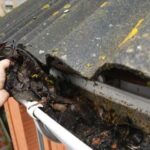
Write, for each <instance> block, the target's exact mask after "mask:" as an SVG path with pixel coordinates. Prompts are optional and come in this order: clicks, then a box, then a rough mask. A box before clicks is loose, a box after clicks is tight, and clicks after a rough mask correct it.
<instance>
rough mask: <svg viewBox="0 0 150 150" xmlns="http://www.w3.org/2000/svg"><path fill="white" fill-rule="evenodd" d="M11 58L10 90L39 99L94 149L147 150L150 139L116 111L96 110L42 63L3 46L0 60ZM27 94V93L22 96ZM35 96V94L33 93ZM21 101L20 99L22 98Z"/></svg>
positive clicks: (56, 118)
mask: <svg viewBox="0 0 150 150" xmlns="http://www.w3.org/2000/svg"><path fill="white" fill-rule="evenodd" d="M4 58H8V59H10V60H11V66H10V68H9V70H8V72H7V82H6V88H7V90H8V91H9V92H10V93H11V94H12V95H13V96H15V98H16V99H17V98H18V97H17V94H16V93H19V94H20V95H21V98H23V99H27V100H28V99H29V98H28V97H29V96H30V97H31V99H32V100H35V99H36V100H37V101H39V103H42V104H43V105H44V108H43V109H44V111H45V112H46V113H47V114H48V115H50V116H51V117H52V118H54V119H55V120H56V121H57V122H59V123H60V124H61V125H63V126H64V127H65V128H67V129H68V130H69V131H71V132H72V133H73V134H75V135H76V136H77V137H78V138H80V139H81V140H82V141H84V142H85V143H87V144H88V145H89V146H90V147H92V148H93V149H94V150H127V149H129V150H133V149H139V150H141V149H142V150H144V149H145V150H146V149H147V147H149V145H150V144H149V143H150V138H149V139H147V138H144V137H145V135H144V133H143V132H142V131H141V130H140V129H138V128H137V127H136V126H135V125H134V124H133V123H132V121H130V120H129V119H127V118H122V117H120V116H119V115H117V114H116V113H115V111H114V110H107V111H106V110H105V109H104V108H98V109H97V108H96V107H97V106H95V105H94V104H93V102H92V101H90V100H89V99H87V98H85V97H84V96H82V95H81V94H80V91H79V90H78V89H77V88H76V87H74V86H73V85H71V84H70V83H68V82H67V81H62V80H59V79H57V81H56V80H54V79H53V78H52V77H50V76H49V75H47V74H46V72H45V71H44V69H43V67H42V64H40V63H39V62H38V61H37V60H35V59H34V57H32V56H31V55H30V54H29V53H28V52H26V51H25V50H23V49H20V48H16V49H15V48H14V47H11V46H9V47H8V46H7V44H6V43H3V44H0V59H4ZM23 93H26V94H23ZM31 93H32V94H31ZM19 98H20V97H19Z"/></svg>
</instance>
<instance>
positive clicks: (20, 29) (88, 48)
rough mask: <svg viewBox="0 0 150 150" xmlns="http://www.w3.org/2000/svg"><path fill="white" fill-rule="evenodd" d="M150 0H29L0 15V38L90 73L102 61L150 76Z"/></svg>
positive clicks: (35, 53)
mask: <svg viewBox="0 0 150 150" xmlns="http://www.w3.org/2000/svg"><path fill="white" fill-rule="evenodd" d="M149 10H150V3H149V0H144V1H141V0H132V1H131V0H80V1H79V0H53V1H51V2H49V0H38V1H37V0H31V1H28V2H26V3H25V4H24V5H22V6H21V7H19V8H18V9H16V10H15V11H13V13H11V14H9V15H7V16H6V17H4V18H3V19H1V20H0V41H12V40H15V41H16V42H17V43H23V44H24V45H25V46H26V49H27V50H28V51H29V52H30V53H32V54H33V55H34V56H35V57H36V58H38V60H39V61H41V62H42V63H46V58H45V55H46V54H50V55H51V56H55V57H56V58H58V59H60V60H61V61H63V62H64V63H65V64H66V65H67V66H69V67H70V68H72V69H73V70H75V71H76V72H77V73H79V74H82V75H83V76H84V77H87V78H92V77H93V76H94V74H95V73H96V72H97V70H99V69H100V68H101V67H102V66H103V65H104V64H119V65H122V66H125V67H128V68H130V69H133V70H137V71H140V72H142V73H144V74H145V75H146V76H150V65H149V64H150V12H149Z"/></svg>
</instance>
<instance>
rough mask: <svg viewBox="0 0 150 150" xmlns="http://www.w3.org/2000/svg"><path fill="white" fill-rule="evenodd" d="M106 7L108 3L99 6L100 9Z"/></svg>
mask: <svg viewBox="0 0 150 150" xmlns="http://www.w3.org/2000/svg"><path fill="white" fill-rule="evenodd" d="M107 5H108V2H104V3H102V4H101V5H100V7H101V8H103V7H105V6H107Z"/></svg>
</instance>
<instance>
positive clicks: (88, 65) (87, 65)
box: [85, 63, 93, 68]
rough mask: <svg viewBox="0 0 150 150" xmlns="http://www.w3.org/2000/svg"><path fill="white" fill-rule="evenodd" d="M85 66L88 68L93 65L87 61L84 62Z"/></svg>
mask: <svg viewBox="0 0 150 150" xmlns="http://www.w3.org/2000/svg"><path fill="white" fill-rule="evenodd" d="M85 66H86V67H87V68H90V67H92V66H93V65H92V64H90V63H88V64H86V65H85Z"/></svg>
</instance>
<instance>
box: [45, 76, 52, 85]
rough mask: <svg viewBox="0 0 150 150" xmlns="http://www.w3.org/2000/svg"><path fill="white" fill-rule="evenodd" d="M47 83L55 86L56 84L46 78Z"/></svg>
mask: <svg viewBox="0 0 150 150" xmlns="http://www.w3.org/2000/svg"><path fill="white" fill-rule="evenodd" d="M45 81H46V82H48V83H49V84H51V85H52V84H54V82H53V81H52V80H50V79H48V78H47V77H46V78H45Z"/></svg>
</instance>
